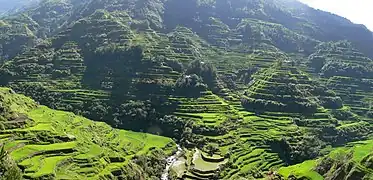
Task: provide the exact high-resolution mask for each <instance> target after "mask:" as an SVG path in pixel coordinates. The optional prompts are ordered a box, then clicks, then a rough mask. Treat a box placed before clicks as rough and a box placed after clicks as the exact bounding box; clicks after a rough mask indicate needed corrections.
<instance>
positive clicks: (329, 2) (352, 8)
mask: <svg viewBox="0 0 373 180" xmlns="http://www.w3.org/2000/svg"><path fill="white" fill-rule="evenodd" d="M299 1H300V2H303V3H305V4H307V5H309V6H311V7H313V8H316V9H320V10H323V11H328V12H331V13H334V14H337V15H339V16H342V17H345V18H347V19H349V20H351V21H352V22H353V23H356V24H364V25H365V26H366V27H367V28H368V29H369V30H370V31H373V21H372V20H371V17H373V8H372V7H373V0H299Z"/></svg>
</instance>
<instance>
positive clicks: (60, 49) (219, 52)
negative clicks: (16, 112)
mask: <svg viewBox="0 0 373 180" xmlns="http://www.w3.org/2000/svg"><path fill="white" fill-rule="evenodd" d="M0 28H2V29H3V30H4V32H5V33H4V34H2V35H0V41H1V42H2V46H0V49H1V51H0V52H1V54H0V55H1V58H2V61H4V62H3V63H2V64H1V65H0V85H2V86H7V87H11V88H12V89H14V90H15V91H16V92H19V93H23V94H25V95H27V96H30V97H32V98H34V99H35V100H36V101H37V102H39V103H41V104H42V105H46V106H48V107H50V108H53V109H58V110H65V111H71V112H74V114H76V115H73V114H71V113H70V114H69V113H66V112H62V111H53V110H50V109H48V108H46V107H39V108H37V109H33V110H32V111H27V113H26V115H27V117H28V118H31V119H33V121H31V122H34V124H33V123H31V124H26V125H25V127H22V128H20V127H15V128H14V129H17V131H18V130H20V129H23V128H26V130H29V129H32V128H36V129H37V130H39V127H38V126H37V123H35V122H39V124H44V125H43V126H42V127H40V128H41V129H40V130H41V131H43V132H44V131H48V133H49V131H52V132H51V133H52V134H53V133H55V132H54V131H57V134H58V133H61V132H63V131H66V133H67V134H73V135H74V136H75V137H76V139H75V140H71V141H70V140H69V141H63V142H59V143H70V144H68V145H71V148H69V149H68V150H67V151H68V152H67V153H65V155H66V156H67V157H66V158H68V159H73V161H72V162H70V161H69V162H66V164H69V163H70V164H69V165H67V166H64V168H65V169H67V171H63V170H62V169H59V168H58V167H59V166H56V167H57V168H55V170H56V174H55V175H56V176H57V178H59V177H66V178H67V179H69V178H73V177H68V175H70V174H71V175H72V176H76V177H84V176H89V177H106V178H111V177H112V175H113V176H120V174H123V173H124V174H125V173H126V172H127V171H128V172H137V173H138V174H141V173H143V174H144V176H143V177H144V178H150V177H151V176H153V177H154V178H155V177H158V178H159V177H160V172H161V171H159V170H160V169H161V167H164V163H162V160H161V159H162V158H164V157H165V155H166V154H169V153H170V152H169V150H167V151H166V152H167V153H166V154H164V153H160V152H158V151H155V152H153V151H151V152H148V149H147V148H148V146H152V147H156V149H159V148H163V147H165V146H166V144H167V143H168V142H170V141H171V140H170V139H169V138H165V137H158V136H153V135H146V137H145V138H142V139H141V142H137V141H136V139H139V138H138V136H142V135H140V134H141V133H140V134H139V133H133V134H132V133H129V132H128V131H126V130H132V131H137V132H149V133H153V134H159V135H163V136H166V137H172V138H175V139H176V140H177V142H178V143H179V144H180V146H181V147H182V149H183V152H184V153H181V156H180V157H178V158H177V160H178V161H176V162H177V163H175V164H174V165H173V166H171V172H172V173H170V178H182V179H240V178H245V179H250V178H251V179H252V178H255V179H259V178H266V177H267V176H268V175H270V174H271V173H272V172H273V171H277V170H278V169H280V168H281V167H283V166H288V165H294V164H297V163H302V162H304V161H306V160H310V159H314V158H320V157H323V156H325V155H326V154H328V152H330V151H332V150H333V149H335V148H337V147H339V146H346V145H347V144H348V143H350V142H353V141H363V140H367V139H371V134H372V132H373V126H372V124H371V122H372V117H373V116H372V114H373V113H372V112H373V110H372V107H371V99H372V98H371V97H373V94H372V93H371V79H373V78H372V75H373V73H372V72H373V66H372V60H371V57H373V54H371V52H373V51H372V49H371V47H373V46H372V45H373V37H372V33H371V32H370V31H369V30H367V29H366V28H365V27H364V26H361V25H355V24H353V23H351V22H350V21H349V20H347V19H345V18H341V17H338V16H336V15H333V14H330V13H326V12H323V11H319V10H315V9H313V8H310V7H308V6H306V5H304V4H302V3H299V2H297V1H294V0H188V1H185V0H116V1H112V0H89V1H88V0H83V1H76V0H46V1H42V2H41V3H40V4H38V5H36V6H33V7H30V8H27V9H26V10H24V11H22V12H19V13H15V14H13V15H12V16H7V17H4V18H2V19H1V20H0ZM21 109H23V108H21ZM50 113H52V115H51V114H50ZM53 113H54V114H55V115H53ZM78 115H81V116H84V117H87V118H90V119H93V120H96V121H102V122H106V123H108V124H110V125H111V126H112V127H116V128H121V129H126V130H112V128H110V127H108V126H107V125H106V124H105V125H104V124H102V123H93V122H90V121H88V120H86V119H84V118H82V117H80V116H78ZM65 116H69V117H70V116H71V117H72V118H64V117H65ZM5 119H9V118H8V117H7V118H5ZM75 121H77V123H80V124H81V126H76V127H75V126H74V127H70V126H69V125H70V124H72V123H74V122H75ZM57 122H58V123H57ZM10 124H12V123H10ZM50 126H52V127H53V130H51V129H50V128H49V127H50ZM64 126H66V127H68V128H66V129H63V128H62V127H64ZM45 128H47V129H45ZM86 131H90V132H87V134H85V132H86ZM111 131H113V132H114V131H115V132H118V133H117V135H113V134H112V132H111ZM9 132H11V130H10V131H9ZM36 133H39V132H36ZM32 134H33V132H31V135H32ZM31 135H30V136H31ZM58 135H59V134H58ZM54 136H55V135H53V137H51V138H50V139H52V140H53V143H54V141H57V140H55V139H56V138H55V137H54ZM127 136H128V137H130V139H134V141H132V140H129V142H124V141H121V140H120V139H122V137H127ZM144 136H145V135H144ZM48 137H50V136H48ZM147 137H150V139H147ZM64 138H65V136H63V138H62V139H64ZM87 138H88V139H87ZM92 138H93V139H92ZM37 139H39V138H37ZM48 139H49V138H48ZM48 139H42V142H46V141H48V142H49V143H50V141H52V140H48ZM57 139H58V138H57ZM124 139H125V138H124ZM148 140H150V141H151V142H148ZM58 141H59V140H58ZM82 141H84V142H87V143H84V144H85V146H82V148H79V147H80V146H78V147H76V146H75V145H76V144H74V143H78V145H79V142H82ZM135 141H136V142H135ZM153 141H154V142H153ZM109 142H110V143H109ZM112 143H114V144H115V143H116V145H117V144H119V145H120V146H124V148H121V147H119V148H118V147H115V145H113V144H112ZM158 143H159V144H158ZM171 144H172V143H171ZM11 145H12V144H11ZM9 146H10V145H9ZM57 146H58V144H57ZM98 146H99V147H98ZM134 146H136V147H134ZM16 147H17V148H18V146H16ZM136 148H138V149H136ZM87 149H94V151H95V152H92V153H96V152H97V151H98V149H101V150H102V153H101V154H100V156H99V158H94V159H93V160H92V161H94V162H93V163H91V161H89V164H86V163H85V162H83V160H81V161H80V160H79V157H80V155H81V156H84V157H85V154H87V153H88V154H90V152H86V150H87ZM96 150H97V151H96ZM19 151H21V155H25V154H22V152H23V151H28V150H22V148H21V149H20V150H19ZM70 151H71V152H70ZM137 151H138V152H139V153H140V154H142V152H146V154H148V155H149V156H146V157H141V158H140V157H139V158H135V159H133V158H132V157H133V156H137V155H139V154H138V153H137ZM105 153H106V154H105ZM78 154H80V155H78ZM111 154H113V155H115V157H114V159H115V160H114V161H115V162H111V160H110V159H111V156H110V155H111ZM11 155H12V154H11ZM21 155H19V154H17V153H16V152H15V154H13V157H14V158H15V160H16V161H17V163H18V164H19V166H20V167H21V168H22V170H23V173H24V176H25V177H28V178H35V177H37V176H42V175H44V174H43V173H44V171H43V172H37V171H34V169H33V168H41V167H40V164H42V163H39V162H40V161H39V160H41V161H42V160H43V158H45V157H38V156H39V154H37V157H32V158H31V159H27V161H26V159H22V158H25V157H24V156H21ZM76 155H77V156H78V157H76ZM19 157H20V158H21V159H19ZM52 158H53V159H52V160H53V162H56V161H57V160H58V161H59V160H61V159H59V158H65V156H64V157H60V156H56V157H52ZM102 158H103V159H105V162H104V161H103V160H102ZM144 158H145V160H144ZM149 158H150V159H149ZM107 159H109V160H110V161H108V160H107ZM130 159H132V160H133V161H131V162H134V163H135V164H137V165H133V166H132V165H128V166H127V164H126V163H127V162H128V161H129V160H130ZM54 160H55V161H54ZM117 160H118V161H120V162H116V161H117ZM153 160H154V161H155V162H156V164H157V168H155V169H150V171H146V167H148V166H149V161H150V162H153ZM18 161H19V162H18ZM24 161H26V162H24ZM34 161H36V162H37V163H34ZM84 161H85V160H84ZM64 162H65V161H64ZM33 163H34V164H35V165H34V164H33ZM38 163H39V164H38ZM64 164H65V163H64ZM118 164H120V165H121V167H124V169H123V168H121V169H122V170H121V171H120V172H119V171H116V170H117V169H116V168H115V167H114V166H116V165H118ZM306 164H307V161H306ZM122 165H123V166H122ZM308 165H309V164H308ZM312 165H314V164H312ZM78 166H79V167H78ZM30 168H31V169H30ZM126 168H127V169H126ZM131 168H132V169H131ZM49 170H51V169H49ZM110 172H111V173H110ZM366 172H368V171H366ZM117 173H118V174H117ZM47 174H49V173H47ZM110 174H111V175H110ZM105 175H107V176H105ZM130 175H133V177H137V176H136V175H137V174H130ZM319 175H320V176H323V177H325V178H326V177H328V176H329V174H323V173H321V174H319ZM47 176H48V175H47ZM320 176H317V177H320ZM287 177H288V174H287V175H286V176H285V178H287ZM315 177H316V176H315ZM317 177H316V178H317Z"/></svg>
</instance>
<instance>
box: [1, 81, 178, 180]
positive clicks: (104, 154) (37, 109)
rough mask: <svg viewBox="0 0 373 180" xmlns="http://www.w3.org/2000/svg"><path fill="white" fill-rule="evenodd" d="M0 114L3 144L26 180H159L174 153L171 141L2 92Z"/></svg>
mask: <svg viewBox="0 0 373 180" xmlns="http://www.w3.org/2000/svg"><path fill="white" fill-rule="evenodd" d="M0 109H1V114H0V115H1V116H0V117H1V121H0V125H1V127H2V128H1V129H2V130H1V131H0V134H1V136H0V145H1V146H4V149H5V150H6V151H7V153H8V154H9V155H10V157H11V158H12V159H13V160H14V161H15V162H16V163H17V164H18V166H19V167H20V168H21V169H22V171H23V173H24V174H23V178H25V179H40V178H44V179H55V178H57V177H58V178H62V179H77V178H89V179H113V178H114V177H118V178H119V177H122V178H125V179H126V178H127V179H128V178H134V179H141V178H145V179H147V178H150V177H151V176H158V177H160V175H161V174H160V173H161V172H163V169H164V168H165V164H166V162H165V160H164V159H165V157H166V156H167V155H168V154H171V153H172V151H173V150H175V144H174V143H173V141H172V140H171V139H169V138H164V137H159V136H155V135H150V134H145V133H136V132H131V131H124V130H118V129H112V128H111V127H110V126H108V125H107V124H105V123H97V122H92V121H91V120H88V119H85V118H83V117H80V116H76V115H74V114H73V113H68V112H63V111H56V110H52V109H49V108H47V107H45V106H39V105H37V104H36V103H35V102H34V101H33V100H31V99H29V98H26V97H24V96H22V95H18V94H15V93H14V92H13V90H11V89H7V88H1V89H0ZM150 163H151V166H149V165H150Z"/></svg>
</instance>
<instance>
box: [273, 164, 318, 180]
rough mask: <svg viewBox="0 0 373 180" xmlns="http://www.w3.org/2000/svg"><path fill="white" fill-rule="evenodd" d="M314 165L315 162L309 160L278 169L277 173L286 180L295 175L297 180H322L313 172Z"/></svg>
mask: <svg viewBox="0 0 373 180" xmlns="http://www.w3.org/2000/svg"><path fill="white" fill-rule="evenodd" d="M316 164H317V161H316V160H309V161H305V162H303V163H301V164H297V165H294V166H289V167H283V168H280V169H279V171H278V172H279V174H281V175H283V176H284V177H286V178H287V177H289V175H295V176H296V177H297V178H300V177H306V178H309V179H311V180H323V179H324V178H323V177H322V176H321V175H320V174H319V173H317V172H315V171H313V168H314V167H315V166H316Z"/></svg>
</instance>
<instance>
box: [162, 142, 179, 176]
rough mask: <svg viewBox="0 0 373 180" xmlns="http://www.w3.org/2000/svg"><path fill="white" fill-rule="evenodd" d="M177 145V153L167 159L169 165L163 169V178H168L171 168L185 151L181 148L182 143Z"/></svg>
mask: <svg viewBox="0 0 373 180" xmlns="http://www.w3.org/2000/svg"><path fill="white" fill-rule="evenodd" d="M176 146H177V151H176V153H175V154H174V155H172V156H170V157H168V158H167V159H166V161H167V165H166V168H165V169H164V171H163V174H162V176H161V180H168V177H169V172H170V168H171V167H172V166H173V165H174V163H175V162H176V161H177V159H178V158H179V156H180V154H181V153H182V152H183V149H181V147H180V145H178V144H177V145H176Z"/></svg>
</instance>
